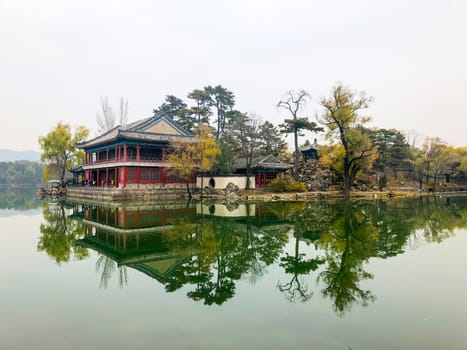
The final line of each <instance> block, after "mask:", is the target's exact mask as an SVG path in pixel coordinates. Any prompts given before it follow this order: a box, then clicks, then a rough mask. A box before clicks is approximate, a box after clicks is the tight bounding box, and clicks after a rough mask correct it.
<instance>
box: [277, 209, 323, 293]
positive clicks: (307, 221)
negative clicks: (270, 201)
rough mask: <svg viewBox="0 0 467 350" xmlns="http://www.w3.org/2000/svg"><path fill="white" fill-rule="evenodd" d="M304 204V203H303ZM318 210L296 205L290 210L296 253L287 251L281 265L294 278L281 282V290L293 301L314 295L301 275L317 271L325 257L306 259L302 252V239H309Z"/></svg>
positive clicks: (279, 286)
mask: <svg viewBox="0 0 467 350" xmlns="http://www.w3.org/2000/svg"><path fill="white" fill-rule="evenodd" d="M302 205H303V204H302ZM315 213H316V212H310V211H309V210H308V209H307V208H305V207H301V208H300V207H297V206H295V208H294V210H293V211H291V212H290V218H291V220H292V222H293V224H294V225H293V227H294V234H293V235H294V238H295V249H294V254H293V255H290V254H289V253H286V256H283V257H281V259H280V261H281V262H280V264H279V266H280V267H283V268H284V270H285V272H286V273H287V274H291V275H292V279H291V280H290V281H289V282H287V283H283V284H279V285H278V288H279V290H280V291H281V292H282V293H284V295H285V297H286V299H287V300H289V301H291V302H295V301H301V302H306V301H308V300H309V299H310V298H311V297H312V296H313V292H312V291H308V285H307V284H306V282H305V280H304V279H303V278H300V277H299V276H300V275H303V276H306V275H308V274H309V273H310V272H311V271H316V270H317V269H318V267H319V266H320V265H321V264H323V262H324V261H323V259H321V258H319V257H317V258H311V259H306V254H305V253H300V241H301V240H303V239H304V238H305V237H307V238H308V239H309V237H310V232H309V230H310V229H311V227H313V224H316V223H317V221H314V220H317V218H316V217H315V215H314V214H315Z"/></svg>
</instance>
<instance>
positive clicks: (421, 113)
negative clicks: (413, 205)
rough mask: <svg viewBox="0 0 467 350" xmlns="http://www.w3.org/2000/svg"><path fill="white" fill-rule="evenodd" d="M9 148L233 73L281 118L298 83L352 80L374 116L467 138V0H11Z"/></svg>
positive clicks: (264, 109) (317, 85)
mask: <svg viewBox="0 0 467 350" xmlns="http://www.w3.org/2000/svg"><path fill="white" fill-rule="evenodd" d="M0 44H1V46H0V118H1V128H0V148H11V149H17V150H26V149H36V150H37V149H38V144H37V139H38V137H39V136H40V135H45V134H46V133H47V132H48V131H49V130H50V129H51V128H52V127H54V126H55V125H56V123H57V122H58V121H60V120H61V121H63V122H66V123H69V124H71V125H78V124H82V125H86V126H88V127H90V128H91V129H92V130H93V133H94V131H95V130H96V122H95V115H96V112H97V111H98V109H99V99H100V97H101V96H108V97H109V99H110V102H111V103H112V104H114V105H117V103H118V98H119V97H120V96H124V97H126V98H127V99H128V103H129V120H130V121H133V120H137V119H140V118H144V117H148V116H150V115H151V113H152V109H153V108H154V107H155V106H158V105H160V104H161V103H162V102H163V99H164V97H165V95H167V94H174V95H176V96H179V97H182V98H185V97H186V94H187V93H188V92H189V91H191V90H193V89H195V88H202V87H203V86H206V85H217V84H221V85H223V86H224V87H226V88H228V89H229V90H231V91H233V92H234V93H235V95H236V100H237V108H238V109H240V110H242V111H245V112H254V113H255V114H257V115H259V116H261V117H262V118H263V119H264V120H270V121H272V122H273V123H275V124H278V123H280V122H281V119H283V118H284V116H285V115H284V114H282V113H281V112H280V111H277V110H276V108H275V104H276V103H277V102H278V100H279V99H280V98H281V97H282V96H283V94H284V92H285V91H287V90H288V89H301V88H303V89H306V90H308V91H309V92H310V94H311V95H312V97H313V100H312V103H311V104H310V108H309V110H308V112H309V113H308V114H309V116H312V117H313V116H314V115H315V114H316V113H319V112H320V111H321V109H320V107H319V104H318V101H319V99H320V98H321V97H323V96H327V95H328V94H329V91H330V89H331V87H332V86H333V85H334V84H335V83H336V82H338V81H341V82H343V83H344V84H345V85H347V86H349V87H351V88H352V89H354V90H358V91H361V90H363V91H366V92H367V94H369V95H371V96H373V97H374V99H375V101H374V103H373V104H372V107H371V109H370V110H368V113H366V114H368V115H371V116H372V117H373V120H372V122H371V125H372V126H378V127H384V128H397V129H399V130H401V131H403V132H407V131H411V134H412V135H414V134H415V130H416V133H417V134H418V138H419V139H420V141H421V139H423V138H424V137H426V136H438V137H440V138H442V139H443V140H445V141H446V142H448V143H450V144H452V145H457V146H464V145H467V142H466V136H465V135H466V134H467V108H466V105H467V1H465V0H459V1H455V0H453V1H450V0H444V1H440V0H437V1H431V0H425V1H421V0H410V1H409V0H404V1H402V0H392V1H375V0H352V1H345V0H326V1H324V0H323V1H320V0H315V1H310V0H308V1H306V0H282V1H276V0H267V1H266V0H249V1H244V0H235V1H233V0H232V1H230V0H229V1H223V0H196V1H188V0H187V1H176V0H171V1H170V0H165V1H156V0H148V1H140V0H132V1H118V0H112V1H107V0H104V1H99V0H92V1H91V0H79V1H74V0H67V1H63V0H0Z"/></svg>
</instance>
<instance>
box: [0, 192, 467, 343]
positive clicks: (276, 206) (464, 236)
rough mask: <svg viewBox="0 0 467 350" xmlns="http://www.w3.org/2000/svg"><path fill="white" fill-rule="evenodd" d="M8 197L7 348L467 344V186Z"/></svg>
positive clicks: (3, 233) (3, 252)
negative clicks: (384, 196)
mask: <svg viewBox="0 0 467 350" xmlns="http://www.w3.org/2000/svg"><path fill="white" fill-rule="evenodd" d="M0 196H1V200H0V203H1V206H0V228H1V229H0V237H1V239H2V244H1V245H0V276H1V285H0V310H1V312H0V349H342V350H346V349H353V350H357V349H465V348H467V332H466V329H467V303H466V296H467V272H466V266H467V254H466V253H465V251H466V248H467V197H452V198H449V197H441V198H435V197H432V198H424V199H415V200H414V199H411V200H394V201H386V202H385V201H357V202H353V203H345V202H342V201H336V202H327V201H320V202H312V203H269V204H250V205H229V206H225V205H221V204H210V205H209V204H205V205H201V204H196V203H180V202H178V203H175V202H173V203H168V202H166V203H146V204H139V205H136V204H135V205H129V206H127V207H121V206H120V207H119V206H102V205H91V204H89V203H88V204H83V203H66V204H60V203H47V202H41V203H38V204H37V202H36V201H35V200H34V199H33V198H32V197H31V194H27V193H26V194H23V195H19V194H17V195H12V194H9V195H6V194H4V192H2V193H0ZM21 196H23V197H24V198H23V199H21V198H20V197H21ZM8 198H13V200H14V203H20V204H18V205H16V204H13V205H12V204H8V203H6V202H8ZM4 202H5V203H4ZM31 203H36V204H31Z"/></svg>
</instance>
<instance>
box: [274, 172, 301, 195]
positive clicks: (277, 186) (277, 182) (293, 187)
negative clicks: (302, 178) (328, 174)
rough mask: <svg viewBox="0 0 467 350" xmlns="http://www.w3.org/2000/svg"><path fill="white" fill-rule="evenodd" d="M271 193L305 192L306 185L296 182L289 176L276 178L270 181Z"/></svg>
mask: <svg viewBox="0 0 467 350" xmlns="http://www.w3.org/2000/svg"><path fill="white" fill-rule="evenodd" d="M269 188H270V190H271V191H272V192H305V191H306V185H305V184H304V183H303V182H296V181H294V180H293V179H292V177H291V176H290V175H285V176H283V177H278V178H276V179H273V180H272V181H271V184H270V186H269Z"/></svg>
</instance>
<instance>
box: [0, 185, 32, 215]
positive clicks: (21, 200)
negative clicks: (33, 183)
mask: <svg viewBox="0 0 467 350" xmlns="http://www.w3.org/2000/svg"><path fill="white" fill-rule="evenodd" d="M39 206H40V201H39V199H38V198H37V196H36V189H35V188H15V189H0V209H16V210H29V209H36V208H39Z"/></svg>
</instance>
